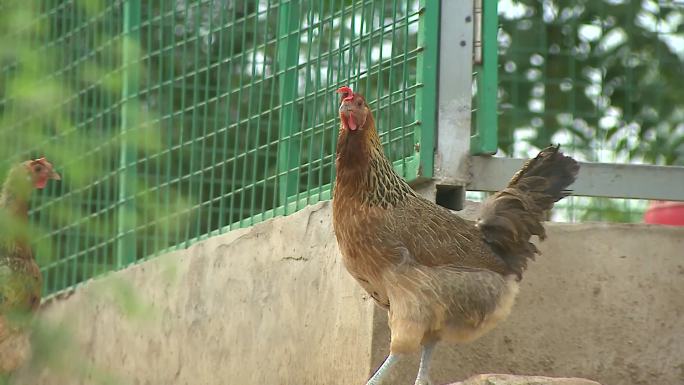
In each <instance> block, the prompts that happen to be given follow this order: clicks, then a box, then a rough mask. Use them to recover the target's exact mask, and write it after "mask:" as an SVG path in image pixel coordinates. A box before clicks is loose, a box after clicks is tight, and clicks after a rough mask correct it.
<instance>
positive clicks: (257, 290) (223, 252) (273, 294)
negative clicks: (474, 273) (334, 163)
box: [15, 203, 684, 385]
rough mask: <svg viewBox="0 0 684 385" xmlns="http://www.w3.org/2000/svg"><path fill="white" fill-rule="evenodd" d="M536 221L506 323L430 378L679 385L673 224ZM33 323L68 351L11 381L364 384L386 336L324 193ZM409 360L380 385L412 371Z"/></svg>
mask: <svg viewBox="0 0 684 385" xmlns="http://www.w3.org/2000/svg"><path fill="white" fill-rule="evenodd" d="M548 227H549V240H548V241H546V242H544V243H542V244H541V249H542V251H543V253H544V254H543V255H542V256H541V257H540V258H538V261H537V262H535V263H532V264H531V267H530V269H529V270H528V272H527V274H526V275H525V278H524V279H523V285H522V287H521V294H520V296H519V300H518V303H517V304H516V306H515V308H514V310H513V313H512V315H511V317H510V318H509V320H507V321H506V322H504V323H503V324H502V325H500V327H498V328H497V329H495V330H494V331H493V332H492V333H490V334H489V335H487V336H485V337H483V338H482V339H480V340H479V341H476V342H475V343H473V344H470V345H466V346H453V347H449V346H439V347H438V350H437V352H436V362H435V365H434V370H433V374H434V380H436V382H437V383H448V382H453V381H456V380H459V379H464V378H468V377H470V376H472V375H473V374H476V373H514V374H535V375H543V376H552V377H568V376H571V377H572V376H574V377H584V378H591V379H594V380H597V381H599V382H601V383H603V384H636V385H641V384H643V385H647V384H673V383H680V382H681V381H682V378H684V377H683V376H684V333H682V330H684V285H682V281H683V280H684V229H683V228H666V227H658V226H647V225H617V226H616V225H605V224H587V225H550V226H548ZM41 320H42V321H43V323H44V324H47V325H50V326H51V327H59V328H62V329H63V330H64V333H65V334H64V335H70V336H72V337H71V340H72V341H73V344H71V345H69V344H67V343H65V342H63V341H61V342H60V350H59V351H58V352H59V356H60V357H67V358H66V359H65V362H67V364H62V365H61V366H51V367H50V368H48V369H45V368H43V367H41V369H40V370H36V368H35V367H34V368H27V369H25V370H24V371H23V372H22V373H20V375H19V376H18V377H17V378H16V381H15V383H16V384H93V383H100V382H97V381H99V379H101V378H102V377H103V376H104V374H106V376H110V377H113V378H115V379H118V380H120V381H121V383H125V384H129V383H130V384H235V385H252V384H253V385H256V384H259V385H261V384H279V385H281V384H282V385H286V384H293V385H295V384H296V385H321V384H324V385H329V384H330V385H338V384H339V385H342V384H344V385H349V384H362V383H364V382H365V380H366V379H367V378H368V375H369V374H370V373H371V371H372V370H373V369H374V368H375V367H376V366H377V365H378V364H379V363H380V362H381V360H382V359H383V358H384V355H385V354H386V352H387V348H388V338H389V337H388V336H389V334H388V328H387V325H386V315H385V313H384V312H383V311H381V310H380V309H379V308H377V307H375V306H374V305H373V304H372V301H370V300H369V299H368V298H367V297H366V296H365V294H364V293H363V292H362V291H361V290H360V289H359V288H358V287H357V285H356V283H355V282H354V281H353V280H352V279H351V278H350V277H349V276H348V274H347V273H346V271H345V270H344V267H343V266H342V264H341V262H340V256H339V252H338V249H337V244H336V242H335V239H334V236H333V233H332V226H331V210H330V204H329V203H321V204H318V205H316V206H313V207H311V208H308V209H306V210H303V211H301V212H299V213H296V214H294V215H291V216H289V217H286V218H277V219H275V220H271V221H268V222H265V223H262V224H259V225H257V226H254V227H253V228H250V229H246V230H240V231H235V232H232V233H229V234H226V235H222V236H217V237H214V238H211V239H208V240H206V241H203V242H200V243H197V244H195V245H193V246H192V247H190V248H189V249H187V250H182V251H177V252H173V253H170V254H168V255H164V256H161V257H158V258H155V259H153V260H150V261H148V262H145V263H141V264H139V265H136V266H133V267H131V268H129V269H126V270H124V271H121V272H117V273H114V274H110V275H108V276H107V277H104V278H103V279H99V280H96V281H93V282H90V283H88V284H86V285H83V286H81V287H80V288H78V289H77V290H76V291H75V292H74V293H73V294H72V295H70V296H68V297H66V298H62V299H59V298H57V299H55V300H54V301H51V302H50V303H48V304H47V305H46V306H45V307H44V308H43V309H42V311H41ZM60 335H62V334H60ZM417 358H418V357H417V356H416V357H413V358H412V359H410V360H407V361H406V362H405V363H404V364H403V365H402V366H401V370H399V372H398V374H397V376H396V377H395V379H394V382H393V383H396V384H411V383H412V381H413V378H414V376H415V372H416V370H417ZM80 362H83V363H87V364H88V365H87V366H85V369H84V368H83V365H82V364H78V365H79V367H80V369H73V368H69V367H68V366H69V364H68V363H70V364H71V365H72V366H73V365H76V364H75V363H80ZM103 373H104V374H103ZM110 377H107V378H110Z"/></svg>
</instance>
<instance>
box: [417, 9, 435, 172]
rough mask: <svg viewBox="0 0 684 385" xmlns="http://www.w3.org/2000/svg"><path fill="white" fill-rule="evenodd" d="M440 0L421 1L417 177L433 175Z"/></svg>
mask: <svg viewBox="0 0 684 385" xmlns="http://www.w3.org/2000/svg"><path fill="white" fill-rule="evenodd" d="M439 6H440V1H439V0H421V2H420V8H421V18H420V24H419V27H418V28H419V29H418V47H419V48H420V49H421V50H422V52H421V54H420V55H418V61H417V68H418V71H417V73H416V81H417V83H418V84H419V85H421V87H418V88H417V90H416V119H417V120H418V123H419V124H418V125H417V126H416V131H415V149H416V152H417V153H418V156H419V163H418V170H417V175H416V176H417V177H418V178H432V176H433V174H434V170H433V169H434V154H435V132H436V130H437V96H438V95H437V75H438V72H439Z"/></svg>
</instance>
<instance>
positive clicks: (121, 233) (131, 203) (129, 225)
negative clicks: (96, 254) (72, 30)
mask: <svg viewBox="0 0 684 385" xmlns="http://www.w3.org/2000/svg"><path fill="white" fill-rule="evenodd" d="M123 7H124V18H123V36H124V38H123V45H122V51H123V52H122V59H123V84H122V89H121V98H122V101H123V102H122V104H121V147H120V151H119V168H120V169H121V171H120V172H119V202H118V203H119V208H118V212H117V226H118V231H117V247H116V265H117V267H123V266H125V265H127V264H129V263H131V262H134V261H135V259H136V239H135V232H134V231H133V229H134V228H135V216H136V211H135V200H134V199H133V195H134V194H135V189H134V186H133V184H134V183H135V179H136V166H137V162H136V153H137V151H136V148H135V143H131V142H130V141H128V140H127V136H128V133H129V131H131V130H133V129H136V128H137V126H138V111H139V105H138V91H139V86H140V84H139V65H140V55H139V51H138V50H139V42H140V0H128V1H126V2H124V4H123Z"/></svg>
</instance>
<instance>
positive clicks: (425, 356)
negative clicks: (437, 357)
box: [415, 342, 436, 385]
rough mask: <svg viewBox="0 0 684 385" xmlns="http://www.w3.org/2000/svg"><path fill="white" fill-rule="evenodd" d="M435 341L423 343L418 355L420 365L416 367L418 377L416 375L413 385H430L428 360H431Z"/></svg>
mask: <svg viewBox="0 0 684 385" xmlns="http://www.w3.org/2000/svg"><path fill="white" fill-rule="evenodd" d="M435 345H436V343H435V342H429V343H427V344H425V345H423V350H422V353H421V355H420V367H419V368H418V377H416V383H415V385H431V384H432V383H431V382H430V361H431V360H432V352H433V351H434V350H435Z"/></svg>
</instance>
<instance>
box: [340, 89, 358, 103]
mask: <svg viewBox="0 0 684 385" xmlns="http://www.w3.org/2000/svg"><path fill="white" fill-rule="evenodd" d="M337 93H338V94H342V101H343V102H344V101H347V100H352V99H354V91H352V89H351V88H349V87H347V86H344V87H340V88H338V89H337Z"/></svg>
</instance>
